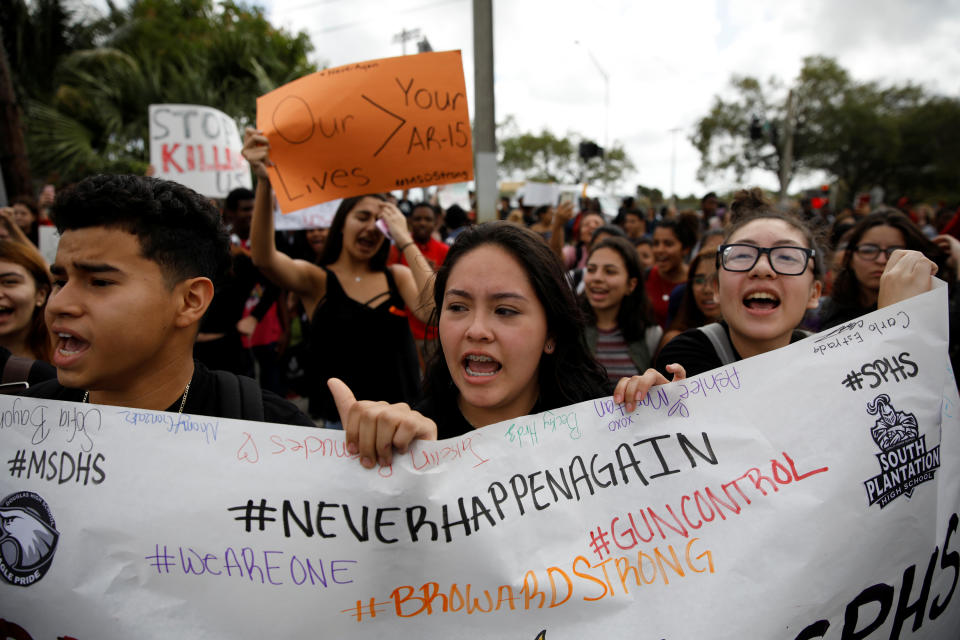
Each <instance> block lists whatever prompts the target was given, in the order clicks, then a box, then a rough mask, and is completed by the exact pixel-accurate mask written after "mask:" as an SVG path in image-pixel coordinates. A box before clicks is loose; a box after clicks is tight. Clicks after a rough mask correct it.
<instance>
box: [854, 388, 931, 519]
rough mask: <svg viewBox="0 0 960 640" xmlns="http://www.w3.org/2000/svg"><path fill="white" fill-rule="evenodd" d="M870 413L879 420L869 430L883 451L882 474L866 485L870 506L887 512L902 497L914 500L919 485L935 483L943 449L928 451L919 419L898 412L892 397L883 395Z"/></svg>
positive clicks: (880, 456)
mask: <svg viewBox="0 0 960 640" xmlns="http://www.w3.org/2000/svg"><path fill="white" fill-rule="evenodd" d="M867 412H868V413H869V414H870V415H873V416H877V420H876V422H874V423H873V426H872V427H871V428H870V435H872V436H873V441H874V442H876V443H877V446H878V447H880V453H878V454H875V455H876V456H877V462H879V463H880V473H879V474H878V475H875V476H873V477H872V478H870V479H869V480H867V481H866V482H864V483H863V486H865V487H866V489H867V500H868V502H869V504H870V505H871V506H872V505H875V504H878V503H879V504H880V508H881V509H882V508H884V507H885V506H887V505H888V504H890V503H891V502H892V501H893V500H894V499H895V498H896V497H897V496H899V495H900V494H901V493H905V494H907V498H911V497H912V496H913V490H914V488H916V487H917V486H918V485H920V484H923V483H924V482H927V481H929V480H933V475H934V473H936V470H937V468H938V467H939V466H940V445H937V446H935V447H934V448H932V449H929V450H928V449H927V442H926V436H922V435H920V429H919V427H918V425H917V417H916V416H915V415H913V414H912V413H906V412H905V411H897V410H896V409H895V408H894V406H893V405H892V404H891V403H890V396H888V395H887V394H885V393H881V394H880V395H878V396H877V397H876V398H874V399H873V401H872V402H869V403H867Z"/></svg>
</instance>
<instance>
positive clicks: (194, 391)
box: [21, 360, 316, 427]
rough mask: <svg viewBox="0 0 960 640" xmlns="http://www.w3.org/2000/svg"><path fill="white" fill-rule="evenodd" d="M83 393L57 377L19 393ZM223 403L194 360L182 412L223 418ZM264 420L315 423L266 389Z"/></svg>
mask: <svg viewBox="0 0 960 640" xmlns="http://www.w3.org/2000/svg"><path fill="white" fill-rule="evenodd" d="M84 393H85V391H84V390H83V389H71V388H69V387H64V386H63V385H61V384H60V383H59V382H57V381H56V380H50V381H47V382H43V383H40V384H38V385H36V386H32V387H30V389H28V390H27V391H25V392H23V393H22V394H21V395H23V396H27V397H31V398H46V399H48V400H67V401H70V402H83V394H84ZM180 401H181V399H180V398H177V399H176V401H174V403H173V404H171V405H170V406H169V407H167V408H166V409H165V411H169V412H171V413H179V412H180ZM222 405H223V403H222V401H221V399H220V389H219V387H218V385H217V381H216V378H215V377H214V375H213V374H212V373H210V371H209V370H208V369H207V368H206V367H205V366H203V364H202V363H200V362H197V361H196V360H194V369H193V378H192V379H191V380H190V391H189V392H188V393H187V403H186V404H185V405H184V407H183V413H186V414H192V415H197V416H212V417H217V418H223V417H226V416H223V415H222V409H221V407H222ZM263 420H264V422H273V423H276V424H291V425H299V426H304V427H314V426H316V425H315V424H314V423H313V421H312V420H311V419H310V418H308V417H307V416H306V415H304V414H303V413H302V412H301V411H300V410H299V409H297V407H296V406H295V405H293V404H292V403H290V402H287V401H286V400H284V399H283V398H281V397H280V396H278V395H277V394H275V393H273V392H271V391H267V390H266V389H264V390H263Z"/></svg>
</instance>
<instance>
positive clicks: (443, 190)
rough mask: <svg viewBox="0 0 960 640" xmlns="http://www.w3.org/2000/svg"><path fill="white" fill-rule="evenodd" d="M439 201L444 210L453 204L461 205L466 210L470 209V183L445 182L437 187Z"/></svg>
mask: <svg viewBox="0 0 960 640" xmlns="http://www.w3.org/2000/svg"><path fill="white" fill-rule="evenodd" d="M437 202H438V203H439V204H440V207H441V208H442V209H444V210H446V209H449V208H450V207H452V206H453V205H457V206H459V207H460V208H461V209H463V210H464V211H470V209H471V208H472V207H471V206H470V183H469V182H455V183H453V184H443V185H440V186H439V187H437Z"/></svg>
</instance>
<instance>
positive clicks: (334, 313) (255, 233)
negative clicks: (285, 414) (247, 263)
mask: <svg viewBox="0 0 960 640" xmlns="http://www.w3.org/2000/svg"><path fill="white" fill-rule="evenodd" d="M243 155H244V157H245V158H246V159H247V161H248V162H249V163H250V166H251V168H252V169H253V170H254V172H255V173H256V175H257V177H258V181H257V192H256V202H255V204H254V213H253V224H252V227H251V236H250V240H251V250H252V256H253V260H254V263H255V264H256V265H257V266H258V267H260V269H261V270H262V271H263V272H264V274H265V275H266V276H267V277H269V278H270V279H271V280H273V281H274V283H276V284H277V285H278V286H281V287H283V288H284V289H288V290H290V291H292V292H294V293H296V294H297V295H299V296H300V299H301V300H302V301H303V306H304V309H305V310H306V312H307V315H308V316H309V317H310V342H309V349H310V359H309V361H308V365H309V368H308V374H309V375H310V376H311V378H312V381H313V383H312V384H313V393H312V394H311V397H310V411H311V414H313V415H318V416H320V417H322V418H323V419H324V420H325V421H326V422H327V423H328V424H329V425H330V426H335V425H338V423H339V416H338V414H337V408H336V406H335V405H334V402H333V398H332V396H331V395H330V393H329V391H327V389H326V385H325V383H326V381H327V379H328V378H330V377H339V378H342V379H344V380H345V381H346V382H347V384H349V385H350V386H351V387H352V388H353V389H354V390H355V391H356V393H357V395H358V396H359V397H361V398H383V399H386V400H387V401H389V402H412V401H414V400H415V399H416V398H417V397H418V396H419V391H420V375H419V365H418V361H417V355H416V349H415V348H414V344H413V338H412V336H411V334H410V328H409V326H408V324H407V313H406V312H405V311H404V306H406V307H407V308H409V309H410V311H411V312H413V313H414V314H415V315H416V316H417V317H418V318H420V319H421V320H423V321H426V320H427V319H428V318H429V316H430V313H431V311H432V307H433V302H432V300H428V295H429V293H428V292H429V282H430V277H431V276H432V274H433V270H432V269H431V268H430V265H429V263H428V262H427V260H426V258H424V257H423V254H422V253H420V249H419V248H418V247H417V244H416V243H415V242H414V241H413V239H412V238H411V236H410V233H409V231H408V230H407V221H406V218H405V217H404V215H403V214H402V213H401V212H400V210H399V209H397V208H396V207H395V206H394V205H392V204H389V203H387V202H386V201H385V199H384V198H383V197H382V196H379V195H367V196H356V197H351V198H345V199H344V200H343V201H342V202H341V203H340V206H339V208H338V209H337V212H336V214H335V215H334V218H333V222H332V223H331V225H330V233H329V236H328V238H327V243H326V246H325V247H324V252H323V255H322V256H321V258H320V264H319V265H316V264H312V263H310V262H307V261H304V260H294V259H292V258H290V257H289V256H287V255H284V254H282V253H280V252H279V251H277V248H276V246H275V245H274V238H273V212H272V210H271V201H272V196H271V187H270V179H269V176H268V174H267V171H266V163H267V162H269V142H268V140H267V138H266V137H265V136H263V135H262V134H261V133H260V132H258V131H256V130H254V129H249V128H248V129H247V131H246V136H245V140H244V148H243ZM461 211H462V209H461ZM377 219H382V220H383V221H384V222H385V223H386V224H387V227H388V229H389V232H390V235H391V237H392V238H393V240H394V242H396V244H397V251H398V252H399V253H401V254H402V255H403V256H404V257H405V258H406V259H407V261H408V263H409V264H410V265H411V266H410V267H405V266H403V265H400V264H395V265H392V266H390V267H388V266H387V256H388V254H389V249H390V246H389V243H387V242H386V240H385V238H384V236H383V234H382V233H381V232H380V230H379V229H377V226H376V224H375V223H376V221H377ZM422 291H426V292H427V293H424V294H423V299H422V300H421V292H422Z"/></svg>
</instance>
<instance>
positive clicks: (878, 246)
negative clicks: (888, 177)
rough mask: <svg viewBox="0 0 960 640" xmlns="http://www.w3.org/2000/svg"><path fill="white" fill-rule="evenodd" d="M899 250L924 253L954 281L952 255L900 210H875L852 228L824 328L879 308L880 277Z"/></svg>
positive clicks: (826, 305)
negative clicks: (924, 233)
mask: <svg viewBox="0 0 960 640" xmlns="http://www.w3.org/2000/svg"><path fill="white" fill-rule="evenodd" d="M897 249H911V250H913V251H919V252H921V253H923V254H924V255H925V256H926V257H927V258H929V259H930V260H932V261H933V262H934V263H935V264H936V265H937V267H938V274H939V277H941V278H943V279H944V280H947V282H950V281H952V278H951V277H950V276H951V275H953V273H954V271H953V269H952V268H951V267H950V266H949V265H948V264H947V262H948V261H947V258H948V257H949V256H948V255H947V254H946V253H945V252H944V251H943V250H942V249H941V248H940V247H939V246H938V245H937V244H935V243H934V242H932V241H930V240H928V239H927V238H926V237H925V236H924V235H923V233H922V232H921V231H920V229H919V228H918V227H917V226H916V225H915V224H914V223H913V222H912V221H911V220H910V218H908V217H907V216H905V215H904V214H902V213H900V212H899V211H884V212H878V213H871V214H870V215H867V216H865V217H864V218H863V219H861V220H860V222H858V223H857V224H856V225H855V226H854V227H853V229H851V231H850V236H849V239H848V241H847V249H846V252H845V253H844V255H843V258H842V260H841V267H840V271H839V273H837V276H836V279H835V280H834V284H833V291H832V292H831V296H830V298H829V299H828V300H825V301H824V303H823V305H822V306H821V309H820V327H821V328H822V329H829V328H830V327H835V326H837V325H840V324H844V323H846V322H850V321H851V320H853V319H854V318H858V317H860V316H862V315H863V314H865V313H870V312H871V311H874V310H875V309H876V308H877V297H878V295H879V293H880V276H881V274H883V271H884V268H885V267H886V266H887V262H888V261H889V260H890V256H891V254H892V253H893V252H894V251H895V250H897Z"/></svg>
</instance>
